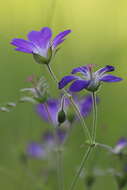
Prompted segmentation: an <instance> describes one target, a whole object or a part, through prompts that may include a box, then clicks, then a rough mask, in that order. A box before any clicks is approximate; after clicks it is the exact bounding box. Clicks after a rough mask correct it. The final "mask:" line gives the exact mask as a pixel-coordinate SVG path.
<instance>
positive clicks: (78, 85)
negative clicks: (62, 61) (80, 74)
mask: <svg viewBox="0 0 127 190" xmlns="http://www.w3.org/2000/svg"><path fill="white" fill-rule="evenodd" d="M89 82H90V81H86V80H76V81H74V82H73V83H72V85H71V86H70V88H69V90H70V91H71V92H79V91H81V90H82V89H84V88H87V86H88V85H89Z"/></svg>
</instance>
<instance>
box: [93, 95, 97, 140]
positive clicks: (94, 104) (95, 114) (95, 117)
mask: <svg viewBox="0 0 127 190" xmlns="http://www.w3.org/2000/svg"><path fill="white" fill-rule="evenodd" d="M92 101H93V128H92V143H93V144H94V143H95V141H96V124H97V103H96V93H95V92H92Z"/></svg>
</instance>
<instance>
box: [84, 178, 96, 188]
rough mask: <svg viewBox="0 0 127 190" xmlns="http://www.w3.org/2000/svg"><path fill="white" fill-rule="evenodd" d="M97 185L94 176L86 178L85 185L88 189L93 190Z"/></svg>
mask: <svg viewBox="0 0 127 190" xmlns="http://www.w3.org/2000/svg"><path fill="white" fill-rule="evenodd" d="M94 183H95V177H94V176H93V175H88V176H86V177H85V185H86V187H87V188H88V189H91V188H92V187H93V185H94Z"/></svg>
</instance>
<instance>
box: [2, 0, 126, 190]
mask: <svg viewBox="0 0 127 190" xmlns="http://www.w3.org/2000/svg"><path fill="white" fill-rule="evenodd" d="M126 10H127V1H125V0H122V1H119V0H90V1H86V0H69V1H67V0H65V1H62V0H36V1H35V0H6V1H2V2H1V6H0V14H1V16H0V103H1V105H3V104H4V103H6V102H8V101H15V100H17V99H18V98H19V97H20V92H19V89H21V88H24V87H26V86H28V84H27V83H26V78H27V77H28V76H29V75H31V74H37V75H38V76H41V75H44V76H45V77H46V78H47V80H48V81H49V83H50V87H51V92H52V94H53V96H54V97H56V96H57V93H58V91H57V90H56V86H55V84H54V83H53V81H51V79H50V78H49V74H48V73H47V71H46V69H45V68H44V67H42V66H40V65H38V64H35V62H34V60H33V58H32V56H31V55H28V54H24V53H20V52H16V51H14V50H13V47H12V46H11V45H10V41H11V39H13V38H26V34H27V33H28V32H29V31H31V30H40V29H41V28H42V27H44V26H48V27H51V28H52V29H53V33H54V35H56V34H57V33H58V32H60V31H63V30H65V29H71V30H72V31H73V32H72V33H71V34H70V35H69V36H68V37H67V40H66V42H65V43H64V44H62V48H61V50H60V52H59V53H58V54H57V57H56V59H55V63H54V64H53V65H52V69H53V71H54V72H55V74H56V75H57V77H58V78H59V79H61V78H62V76H64V75H65V74H68V73H69V72H70V70H71V69H72V68H73V67H77V66H81V65H85V64H88V63H95V64H97V65H98V67H101V66H104V65H106V64H110V65H113V66H115V67H116V71H115V73H114V74H116V75H118V76H121V77H123V78H124V81H123V82H121V83H117V84H104V85H103V87H102V88H101V90H100V91H99V93H98V95H99V97H100V99H101V102H100V105H99V107H98V118H99V119H98V136H97V140H98V141H100V142H102V143H107V144H109V145H114V144H115V142H116V141H117V139H118V138H119V137H121V136H125V137H127V116H126V110H127V101H126V97H127V79H126V78H127V69H126V68H127V63H126V62H127V53H126V50H127V11H126ZM90 120H91V118H90ZM88 123H89V120H88ZM46 128H49V126H48V125H47V124H46V123H44V122H42V121H41V120H40V119H39V118H38V116H37V115H36V114H35V112H34V108H33V106H32V105H30V104H20V105H18V106H17V107H16V108H15V109H14V110H13V111H12V112H10V113H0V189H3V190H8V189H9V190H17V189H18V190H29V189H30V190H40V189H43V187H42V188H41V185H42V184H41V180H40V179H36V178H33V177H32V176H31V175H30V174H28V173H27V172H26V169H25V167H24V166H23V165H22V163H21V162H20V159H19V157H20V154H21V153H22V152H23V151H24V149H25V146H26V144H27V142H29V141H31V140H37V139H38V138H39V137H40V135H41V133H42V131H44V130H45V129H46ZM83 142H84V141H83V134H82V128H81V126H80V125H79V126H78V125H77V126H76V127H75V129H74V131H73V134H72V135H71V137H70V140H69V142H68V144H67V151H68V154H66V155H65V157H64V169H65V189H67V187H68V186H69V184H70V182H71V180H72V178H73V175H74V172H75V170H76V168H77V167H78V165H79V162H80V160H81V155H82V153H83V152H84V149H83V148H79V147H80V145H81V144H83ZM96 154H97V156H96V157H93V160H94V162H96V161H98V164H99V163H100V164H101V165H102V166H103V167H105V166H106V165H107V157H106V155H105V154H104V152H103V151H98V152H97V153H96ZM30 164H31V166H30V167H31V170H32V171H33V173H34V172H35V173H36V170H37V169H36V164H37V167H38V163H37V162H36V161H34V162H32V163H30ZM39 164H41V163H39ZM93 165H94V164H93ZM111 167H112V166H111ZM54 183H55V181H54ZM38 184H39V185H38ZM82 185H83V184H82V183H81V181H80V183H79V184H78V186H77V189H79V190H80V189H83V186H82ZM104 185H105V186H104ZM104 187H105V188H104ZM107 188H109V189H111V190H113V189H115V188H116V187H115V183H114V182H113V181H112V177H111V176H110V177H100V178H99V179H98V180H97V183H96V187H95V188H94V189H107ZM50 189H52V190H53V188H51V187H50V184H48V185H46V187H44V190H50ZM84 189H85V188H84ZM55 190H56V189H55Z"/></svg>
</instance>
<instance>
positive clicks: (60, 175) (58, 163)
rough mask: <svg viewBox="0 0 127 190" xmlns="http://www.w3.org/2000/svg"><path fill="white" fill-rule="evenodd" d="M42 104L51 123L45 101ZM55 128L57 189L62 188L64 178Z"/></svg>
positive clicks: (60, 189)
mask: <svg viewBox="0 0 127 190" xmlns="http://www.w3.org/2000/svg"><path fill="white" fill-rule="evenodd" d="M44 106H45V110H46V112H47V114H48V119H49V122H51V123H52V117H51V115H50V112H49V109H48V105H47V103H45V104H44ZM56 130H57V127H56V126H54V136H55V141H56V157H57V159H56V168H57V182H58V190H64V178H63V172H62V171H63V167H62V165H63V162H62V152H61V150H60V149H59V144H58V138H57V134H56Z"/></svg>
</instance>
